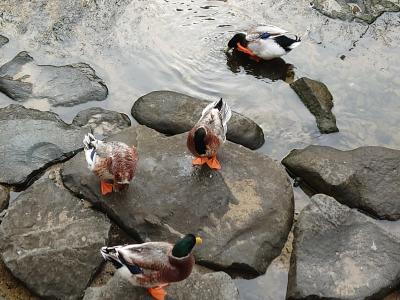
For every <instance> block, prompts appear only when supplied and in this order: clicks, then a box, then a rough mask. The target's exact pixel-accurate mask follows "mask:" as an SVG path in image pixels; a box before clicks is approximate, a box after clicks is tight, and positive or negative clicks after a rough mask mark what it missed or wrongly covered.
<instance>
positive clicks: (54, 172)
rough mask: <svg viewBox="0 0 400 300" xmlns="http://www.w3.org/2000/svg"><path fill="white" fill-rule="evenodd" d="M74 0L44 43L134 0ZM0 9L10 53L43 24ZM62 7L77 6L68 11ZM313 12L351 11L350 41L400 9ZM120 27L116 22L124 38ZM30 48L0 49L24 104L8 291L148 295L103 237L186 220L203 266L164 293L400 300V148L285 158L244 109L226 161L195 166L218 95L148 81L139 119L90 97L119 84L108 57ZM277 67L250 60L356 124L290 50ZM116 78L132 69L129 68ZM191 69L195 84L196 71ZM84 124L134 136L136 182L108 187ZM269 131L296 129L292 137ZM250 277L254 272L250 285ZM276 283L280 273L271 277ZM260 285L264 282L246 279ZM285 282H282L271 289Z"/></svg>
mask: <svg viewBox="0 0 400 300" xmlns="http://www.w3.org/2000/svg"><path fill="white" fill-rule="evenodd" d="M27 3H28V2H27ZM32 3H33V2H32ZM32 3H30V4H24V5H27V6H26V7H28V8H29V9H28V11H29V12H30V9H31V8H32V6H34V5H36V4H35V3H33V4H32ZM77 3H78V2H76V3H73V4H71V3H70V2H69V1H66V2H63V3H61V2H60V5H61V6H60V8H57V9H55V11H56V12H57V13H54V12H55V11H52V9H54V7H53V8H48V7H47V9H49V11H51V12H52V13H50V15H52V18H55V19H56V20H54V22H50V23H51V24H50V25H49V24H47V25H48V26H49V28H51V29H50V30H49V31H45V32H46V33H45V34H43V35H41V36H40V41H41V43H42V44H46V43H49V44H50V43H54V40H62V39H67V38H68V37H69V35H70V34H71V32H72V31H73V30H75V25H76V23H77V22H82V24H84V27H85V30H86V29H87V28H89V29H90V30H93V31H97V30H103V31H105V32H108V31H107V30H108V29H107V24H109V22H110V19H112V18H109V19H107V16H108V15H107V14H108V13H109V14H110V15H113V14H120V13H121V11H123V8H124V7H126V6H127V5H129V1H125V0H124V1H120V3H119V4H118V5H117V6H118V8H117V9H115V8H113V9H110V7H112V6H113V5H114V6H115V3H111V2H110V1H104V3H100V4H98V3H97V2H96V3H89V2H82V3H83V4H82V3H81V4H79V5H83V6H84V9H83V8H81V7H80V6H79V5H78V4H77ZM274 4H277V3H276V2H274ZM2 5H4V6H3V7H4V10H5V11H7V12H6V13H4V14H3V13H1V14H0V29H2V28H3V27H2V26H4V25H3V24H8V25H7V26H11V27H7V28H8V32H4V33H5V34H6V35H7V37H6V36H3V35H1V34H0V48H1V51H3V50H4V49H6V48H7V47H9V46H10V44H12V43H14V42H15V41H13V39H12V36H13V34H11V35H9V32H14V30H15V32H26V31H28V32H31V31H32V30H33V31H35V30H37V29H36V28H34V29H32V27H29V26H28V25H27V24H25V20H24V18H26V20H31V16H30V15H29V14H26V16H25V17H20V16H19V17H18V18H15V15H14V17H13V13H14V14H15V10H18V8H15V5H13V4H12V5H9V4H1V5H0V7H1V6H2ZM21 5H22V4H21ZM280 5H281V4H279V5H276V6H278V7H280ZM282 5H283V4H282ZM285 5H286V4H285ZM26 7H25V9H26ZM271 7H272V5H271ZM33 8H34V9H38V10H39V11H40V13H41V14H45V13H44V12H43V11H46V10H43V9H39V8H38V7H35V6H34V7H33ZM210 8H212V6H210V7H207V8H206V9H210ZM58 9H60V10H66V11H69V10H71V12H72V13H71V14H70V15H68V14H67V16H61V15H60V14H58V12H59V11H58ZM310 10H311V11H312V13H311V14H323V15H324V16H327V19H326V20H328V21H326V23H329V22H333V23H332V24H334V25H332V24H331V25H330V26H331V27H329V28H330V29H332V28H339V27H341V26H344V25H343V24H347V23H344V22H349V21H354V23H351V24H352V25H354V28H352V31H351V32H350V33H349V34H348V35H345V36H343V37H342V36H340V37H339V38H340V39H343V40H347V42H348V43H349V45H350V46H349V47H351V48H349V49H348V53H350V51H351V50H352V49H353V48H354V47H355V46H356V45H357V43H358V42H359V39H361V38H362V36H363V35H365V34H366V33H367V31H368V30H369V29H370V28H371V30H375V31H376V32H378V33H375V36H374V38H375V37H376V36H380V34H381V33H380V32H381V31H382V28H384V26H386V27H387V26H389V25H388V24H389V23H390V22H392V23H393V22H397V23H398V18H397V19H396V16H397V17H398V14H397V15H395V13H396V12H399V11H400V5H399V4H398V3H396V1H391V0H389V1H384V2H382V3H381V4H379V3H376V1H375V2H374V1H355V2H354V3H353V2H351V3H350V2H346V1H335V0H333V1H331V0H329V1H325V0H315V1H312V2H311V7H310ZM89 11H90V13H88V12H89ZM177 11H178V10H177ZM93 12H96V14H98V15H96V17H93ZM100 12H101V13H100ZM389 12H390V13H392V14H391V15H385V16H384V17H383V18H381V19H378V18H380V16H382V15H383V14H386V13H389ZM37 18H39V17H37ZM103 18H104V19H105V21H104V23H102V24H103V25H101V26H100V27H101V28H98V27H99V26H98V24H99V23H100V22H99V20H102V19H103ZM328 18H329V19H328ZM331 19H337V20H334V21H332V20H331ZM339 20H340V21H339ZM335 22H337V23H335ZM379 22H381V23H379ZM28 23H29V22H28ZM138 23H140V22H138ZM378 23H379V24H380V25H379V24H378ZM10 24H11V25H10ZM128 24H129V26H130V25H131V24H130V23H128ZM366 24H368V25H366ZM47 25H46V26H47ZM86 25H87V26H86ZM352 25H349V26H352ZM364 25H365V28H366V29H365V28H364V27H363V26H364ZM46 26H45V27H46ZM127 26H128V25H127ZM224 26H225V25H224ZM228 26H231V25H228ZM335 26H336V27H335ZM4 28H5V27H4ZM10 28H11V29H10ZM122 28H123V27H122ZM377 28H378V29H377ZM80 30H82V27H81V28H80ZM331 31H334V30H331ZM15 32H14V33H15ZM77 32H79V29H77ZM123 32H124V31H123V30H121V32H118V34H121V36H122V37H123ZM1 33H3V32H1ZM108 34H109V32H108ZM318 34H320V33H315V35H314V36H313V39H314V42H315V41H316V40H318V39H321V40H323V42H324V44H327V43H328V44H329V42H333V43H334V42H335V39H337V38H338V37H337V36H336V35H334V34H333V35H329V34H328V35H327V36H325V37H322V38H321V36H318ZM121 36H120V37H119V39H121V40H124V38H122V37H121ZM9 38H10V39H9ZM108 38H109V36H108V35H106V38H105V39H104V40H101V41H98V43H107V39H108ZM324 38H325V39H324ZM384 39H385V38H384ZM387 40H388V41H389V40H390V38H388V39H387ZM388 41H386V40H385V42H388ZM96 42H97V41H96ZM85 43H88V44H90V41H85ZM85 43H82V45H80V46H81V47H82V49H83V48H84V47H85V46H84V44H85ZM320 43H321V44H322V42H320ZM324 47H325V46H324ZM367 49H368V51H369V48H368V47H367ZM23 50H24V49H19V50H18V51H17V52H15V53H13V58H11V59H10V58H7V59H3V58H2V57H1V59H3V60H2V64H3V65H2V66H1V67H0V92H1V93H2V94H1V95H2V96H7V97H9V98H10V100H11V101H14V102H15V103H14V102H13V103H14V104H11V105H8V106H6V107H2V108H0V158H1V159H0V300H36V299H60V300H64V299H66V300H75V299H77V300H78V299H84V300H100V299H110V300H112V299H118V300H124V299H142V300H150V298H149V296H148V294H147V293H146V292H145V289H142V288H138V287H133V286H132V285H130V284H129V283H128V282H126V281H124V279H123V278H121V276H120V274H119V273H118V272H115V270H114V269H113V268H112V266H111V265H110V264H109V263H105V262H104V261H103V258H102V257H101V255H100V253H99V249H100V247H102V246H104V245H117V244H123V243H135V242H145V241H158V240H163V241H170V242H174V241H175V240H176V239H177V238H179V237H180V236H181V235H182V234H184V233H186V232H196V233H198V234H199V235H200V236H201V237H202V238H203V240H204V245H203V246H202V247H201V248H198V249H196V250H195V252H194V254H195V257H196V263H197V264H196V267H195V270H194V272H193V273H192V275H191V276H190V277H189V278H188V279H186V280H184V281H182V282H180V283H176V284H171V285H170V286H169V287H168V289H167V290H168V294H169V295H168V299H182V300H183V299H184V300H187V299H189V300H190V299H222V300H223V299H233V300H236V299H237V300H239V299H242V300H247V299H248V298H249V299H257V300H259V299H262V300H265V299H268V300H270V299H271V300H277V298H275V296H276V295H277V294H279V297H278V298H279V299H284V298H285V299H291V300H295V299H296V300H297V299H298V300H300V299H343V300H353V299H354V300H356V299H372V300H374V299H376V300H381V299H385V300H395V299H398V297H399V292H398V290H399V287H400V275H399V274H400V250H399V249H400V247H399V246H400V201H399V200H400V199H399V197H400V196H399V195H400V150H397V149H391V148H387V147H381V146H362V147H358V148H354V149H350V150H341V149H336V148H334V147H328V146H320V145H308V144H310V143H307V141H304V148H301V149H300V148H299V149H293V148H295V147H292V146H289V147H290V149H291V152H290V153H289V154H287V156H286V157H285V158H284V159H283V160H282V161H277V160H274V159H273V158H271V157H269V156H268V155H265V154H262V153H260V152H257V151H253V150H257V149H260V148H261V147H265V146H268V144H269V143H270V137H269V136H268V134H267V131H266V129H265V127H263V124H261V122H259V121H260V120H259V119H258V120H257V121H258V123H260V124H257V122H255V121H253V120H252V119H250V118H249V117H247V116H245V115H242V114H240V113H238V112H234V111H233V116H232V119H231V121H230V122H229V123H228V134H227V139H228V141H227V142H226V144H225V145H224V147H223V149H222V151H221V152H220V153H219V159H220V160H221V163H222V165H223V167H222V170H220V171H218V172H217V171H212V170H209V169H208V168H206V167H202V168H200V167H193V166H192V164H191V159H192V157H191V154H190V153H189V152H188V150H187V149H186V134H187V131H188V130H189V129H190V128H191V127H192V126H193V124H194V123H195V122H196V120H197V119H198V116H199V115H200V114H201V111H202V109H203V108H204V107H205V106H206V105H207V103H209V102H208V101H210V100H211V97H210V99H208V100H204V99H200V98H199V97H197V96H196V97H194V96H189V95H187V94H185V93H180V92H179V93H178V92H175V91H170V90H157V91H153V92H149V93H148V91H149V89H148V86H147V85H146V86H145V88H144V90H145V91H146V92H143V93H140V94H139V95H141V96H140V97H139V95H135V99H136V98H137V99H136V100H135V101H132V99H130V100H129V105H130V106H129V107H130V108H131V110H130V111H131V116H132V117H133V119H134V122H132V121H131V117H130V116H128V115H126V114H124V113H122V112H118V111H114V110H111V109H104V108H100V107H91V105H92V103H101V102H106V101H105V100H106V98H107V97H109V96H110V95H109V88H108V87H107V85H108V81H107V80H114V81H115V79H114V78H112V79H111V78H110V77H112V76H113V75H115V74H111V75H108V77H107V76H106V77H104V76H103V75H104V73H103V74H102V71H103V70H101V68H100V72H96V71H99V68H98V65H97V66H96V67H95V68H94V67H92V66H91V65H89V64H87V63H84V62H79V61H80V60H78V62H76V61H75V62H65V63H63V64H58V65H57V64H56V63H54V64H47V63H43V61H41V60H39V59H40V57H37V56H36V55H34V56H35V58H36V59H37V60H36V59H35V58H34V57H33V56H31V55H30V54H29V53H28V52H27V51H23ZM336 50H337V49H336ZM341 50H343V49H341ZM19 51H21V52H19ZM66 51H68V50H66ZM82 51H83V50H82ZM371 51H376V50H374V49H372V50H371ZM18 52H19V53H18ZM29 52H31V51H29ZM339 52H340V51H339ZM346 53H347V52H346ZM336 54H337V53H335V55H336ZM63 55H65V53H63ZM345 57H346V56H345V55H342V56H341V60H339V61H343V60H344V59H345ZM119 59H121V61H123V59H125V57H122V58H119ZM233 60H234V57H233V58H232V57H231V58H229V59H228V62H227V63H228V68H230V69H231V71H232V72H233V73H235V74H237V73H240V72H241V67H242V66H241V65H236V64H235V63H234V62H233ZM375 63H376V62H375ZM275 64H276V65H277V66H278V67H279V69H281V70H280V72H278V73H274V72H271V71H270V70H268V71H266V72H264V73H263V72H261V73H257V72H254V70H252V68H253V66H252V65H251V66H250V64H247V65H246V66H245V67H244V72H247V73H248V74H252V75H253V76H256V77H260V78H262V77H264V78H271V80H277V79H282V80H284V81H286V82H287V83H290V87H291V88H292V90H293V91H291V90H290V89H289V91H291V92H292V93H293V92H294V93H295V95H296V94H297V96H298V98H299V99H297V100H299V103H300V105H302V104H304V106H305V107H306V108H307V109H308V110H309V111H310V112H311V114H312V115H314V117H315V120H316V123H317V127H318V130H319V132H320V133H322V134H327V133H336V132H339V129H338V127H337V124H336V123H337V121H338V124H339V125H340V130H341V133H340V134H343V132H344V134H346V129H344V130H343V131H342V126H343V123H340V121H341V120H340V118H341V115H340V114H338V113H337V112H335V114H336V115H337V116H338V120H337V119H336V116H335V115H334V114H333V112H332V110H333V98H334V97H333V96H332V94H331V92H330V91H329V89H328V87H327V86H326V85H325V84H324V83H322V82H320V81H317V80H313V79H309V78H308V77H306V76H305V75H307V72H303V73H305V74H303V75H302V76H303V77H301V78H299V79H297V80H294V71H293V70H294V67H293V65H290V64H286V62H285V61H284V60H278V61H275ZM273 65H274V63H272V64H270V63H266V64H265V65H264V66H268V67H271V66H273ZM93 66H95V65H93ZM95 69H96V70H95ZM98 74H102V75H101V76H100V75H98ZM117 75H118V77H119V76H121V78H122V79H121V80H125V79H126V78H124V76H126V74H123V73H121V74H117ZM289 75H290V76H289ZM100 77H101V78H100ZM289 77H290V78H289ZM103 78H104V79H103ZM128 78H129V77H128ZM185 80H187V82H188V83H189V82H190V78H189V76H188V78H186V77H185ZM127 81H129V80H127ZM323 81H325V80H323ZM105 82H107V85H106V83H105ZM350 86H351V85H350V84H349V87H350ZM351 87H352V86H351ZM163 88H164V87H163ZM210 90H212V89H210ZM110 92H113V91H110ZM210 94H212V93H210ZM138 97H139V98H138ZM212 98H214V97H212ZM114 99H115V98H114ZM335 99H337V98H335ZM214 100H215V99H214ZM300 100H301V102H302V103H301V102H300ZM94 101H96V102H94ZM132 102H133V103H132ZM32 103H46V105H45V107H46V108H47V109H48V110H52V111H57V109H59V108H60V107H72V106H74V107H78V108H76V110H80V111H79V112H78V113H76V115H75V117H74V118H73V119H72V121H71V122H65V121H64V120H63V119H62V118H61V116H60V114H58V113H55V112H51V111H41V110H36V109H32V108H29V107H32ZM80 105H81V106H80ZM93 105H94V104H93ZM33 106H35V105H33ZM335 108H336V103H335ZM243 110H244V109H242V110H239V111H243ZM57 112H59V111H57ZM75 112H76V111H75ZM125 112H127V111H126V110H125ZM306 112H307V111H306ZM311 117H312V116H311ZM279 118H280V117H278V118H275V119H273V120H278V119H279ZM136 122H137V123H139V124H136ZM313 124H314V125H315V122H314V121H313ZM317 127H316V128H317ZM373 129H374V128H373ZM318 130H316V131H317V133H318ZM88 132H92V133H94V134H95V135H96V137H98V138H101V139H106V140H109V141H112V140H118V141H123V142H125V143H127V144H129V145H135V146H136V147H137V149H138V151H139V157H140V160H139V165H138V169H137V174H136V176H135V179H134V181H133V182H132V184H131V185H130V187H129V189H128V190H127V191H124V192H122V193H120V194H111V195H108V196H102V195H101V194H100V192H99V182H98V180H97V178H95V177H94V176H93V175H92V173H91V172H90V171H89V170H88V168H87V166H86V162H85V158H84V153H83V152H82V147H83V145H82V139H83V136H84V135H85V134H86V133H88ZM273 134H276V135H278V136H280V137H281V136H282V140H285V136H284V133H282V132H277V133H273ZM337 135H338V136H339V134H337ZM387 135H389V134H387ZM324 136H325V137H326V135H324ZM383 136H384V138H385V136H386V135H385V134H383ZM339 137H340V136H339ZM339 137H338V138H339ZM320 141H322V142H321V143H322V144H324V145H325V143H324V140H323V138H322V139H321V140H320ZM366 144H373V143H366ZM338 145H340V143H338ZM296 148H297V147H296ZM338 148H339V147H338ZM290 177H292V178H293V179H294V181H292V180H291V179H290ZM292 183H293V184H292ZM293 185H294V186H299V187H300V188H301V189H302V190H303V191H304V193H305V194H304V197H306V199H307V201H306V202H307V204H306V205H300V204H299V203H298V202H299V201H298V199H296V195H298V194H299V193H300V192H301V191H300V190H299V189H293V187H292V186H293ZM308 196H309V197H308ZM303 206H304V208H303ZM277 269H278V270H279V271H278V272H277V273H273V272H276V270H277ZM277 274H278V275H277ZM274 276H277V277H278V279H274V278H273V277H274ZM244 279H246V280H250V279H251V280H252V281H251V285H249V286H250V287H249V286H247V289H246V288H244V287H243V285H246V283H243V282H244ZM273 280H275V281H273ZM286 280H287V281H286ZM277 281H280V283H281V285H276V286H275V282H277ZM282 282H283V283H282ZM253 287H255V289H257V288H260V287H261V289H260V290H261V291H251V288H253ZM249 289H250V291H249ZM266 289H267V291H266ZM274 289H279V291H278V292H277V293H276V292H275V294H273V292H274V291H273V290H274ZM241 291H242V292H241ZM257 297H258V298H257ZM3 298H4V299H3Z"/></svg>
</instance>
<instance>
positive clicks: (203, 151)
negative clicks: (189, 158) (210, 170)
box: [187, 127, 221, 157]
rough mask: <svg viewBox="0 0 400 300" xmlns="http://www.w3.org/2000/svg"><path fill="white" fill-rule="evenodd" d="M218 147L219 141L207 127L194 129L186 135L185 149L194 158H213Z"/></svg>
mask: <svg viewBox="0 0 400 300" xmlns="http://www.w3.org/2000/svg"><path fill="white" fill-rule="evenodd" d="M220 145H221V140H220V139H219V138H218V136H216V135H215V134H213V132H212V131H211V130H210V129H208V128H207V127H194V128H193V129H192V130H191V131H190V132H189V134H188V138H187V147H188V149H189V150H190V152H191V153H192V154H193V155H194V156H197V157H200V156H204V157H212V156H215V155H216V154H217V152H218V149H219V147H220Z"/></svg>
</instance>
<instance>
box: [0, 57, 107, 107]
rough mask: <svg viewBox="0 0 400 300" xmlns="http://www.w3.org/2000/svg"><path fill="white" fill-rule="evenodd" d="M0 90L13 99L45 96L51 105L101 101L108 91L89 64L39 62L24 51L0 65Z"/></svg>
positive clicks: (43, 98)
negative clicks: (45, 63) (54, 64)
mask: <svg viewBox="0 0 400 300" xmlns="http://www.w3.org/2000/svg"><path fill="white" fill-rule="evenodd" d="M0 91H1V92H3V93H5V94H6V95H7V96H9V97H10V98H12V99H14V100H16V101H20V102H24V101H27V100H45V101H47V102H49V104H51V105H53V106H59V105H61V106H72V105H76V104H80V103H84V102H88V101H101V100H104V99H106V97H107V94H108V89H107V87H106V85H105V84H104V83H103V81H102V80H101V79H100V78H99V77H97V76H96V73H95V71H94V70H93V69H92V68H91V67H90V66H89V65H88V64H85V63H77V64H71V65H66V66H51V65H38V64H36V63H35V61H34V59H33V58H32V57H31V56H30V55H29V54H28V53H27V52H25V51H23V52H20V53H18V55H17V56H16V57H14V58H13V59H12V60H11V61H9V62H8V63H6V64H4V65H3V66H2V67H0Z"/></svg>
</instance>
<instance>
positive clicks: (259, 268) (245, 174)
mask: <svg viewBox="0 0 400 300" xmlns="http://www.w3.org/2000/svg"><path fill="white" fill-rule="evenodd" d="M111 140H119V141H123V142H125V143H127V144H129V145H132V144H134V145H136V147H137V148H138V152H139V164H138V169H137V171H136V176H135V178H134V179H133V182H132V183H131V185H130V187H129V189H128V190H127V191H125V192H122V193H114V194H109V195H107V196H106V197H102V196H101V194H100V189H99V180H98V179H97V178H96V177H95V176H94V175H92V174H91V173H90V171H89V169H88V168H87V166H86V162H85V158H84V154H83V153H79V154H78V155H76V156H75V157H74V158H73V159H71V160H69V161H68V162H66V163H65V164H64V166H63V168H62V179H63V181H64V184H65V186H66V187H67V188H68V189H70V190H72V191H73V192H74V193H76V194H78V195H79V197H82V198H85V199H88V200H89V201H90V202H92V203H93V205H94V206H96V207H98V208H99V209H101V210H103V211H104V212H106V213H107V215H109V216H110V217H111V218H112V219H114V220H115V222H116V223H117V224H119V225H120V226H121V227H122V228H124V229H125V230H127V231H128V232H129V233H130V234H132V235H133V236H134V237H135V238H136V239H137V240H148V239H150V240H153V241H159V240H168V241H171V242H175V240H176V239H177V238H178V237H180V234H185V233H188V232H193V233H198V234H200V236H202V238H203V240H204V241H205V244H206V245H207V246H205V247H203V246H202V247H198V249H197V248H196V252H195V254H196V257H197V261H198V262H203V264H206V265H207V264H212V265H213V266H218V267H220V268H237V269H240V272H250V273H251V274H252V275H255V274H259V273H264V272H265V270H266V268H267V266H268V264H269V263H270V262H271V261H272V260H273V259H274V258H275V257H276V256H278V255H279V254H280V251H281V249H282V247H283V245H284V244H285V241H286V239H287V235H288V233H289V231H290V227H291V224H292V219H293V191H292V188H291V186H290V182H289V181H288V179H287V177H286V175H285V173H284V171H283V169H282V168H281V167H280V166H279V165H278V164H276V163H275V162H274V161H273V160H272V159H270V158H269V157H267V156H265V155H261V154H259V153H256V152H254V151H250V150H248V149H246V148H245V147H242V146H239V145H236V144H233V143H230V142H227V143H226V144H225V145H224V147H223V149H222V151H221V153H220V154H219V156H218V157H219V159H220V161H221V164H222V170H221V171H220V172H217V171H211V170H209V169H208V167H204V168H200V167H193V166H192V163H191V161H192V157H191V155H190V154H189V152H188V150H187V149H186V134H181V135H175V136H172V137H165V136H164V135H162V134H159V133H157V132H156V131H154V130H152V129H149V128H147V127H145V126H136V127H131V128H128V129H125V130H123V131H121V132H120V133H119V134H117V135H115V136H113V137H112V138H111ZM177 187H179V188H177Z"/></svg>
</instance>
